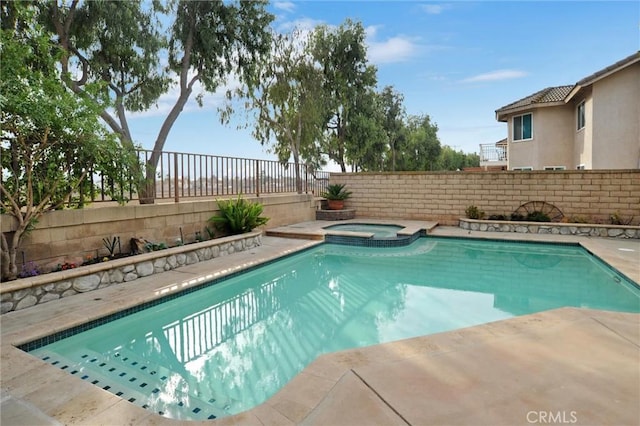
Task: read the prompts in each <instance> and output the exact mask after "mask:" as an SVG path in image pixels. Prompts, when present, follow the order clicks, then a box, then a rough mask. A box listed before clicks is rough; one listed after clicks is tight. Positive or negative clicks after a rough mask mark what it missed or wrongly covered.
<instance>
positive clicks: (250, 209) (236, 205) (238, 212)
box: [209, 195, 269, 235]
mask: <svg viewBox="0 0 640 426" xmlns="http://www.w3.org/2000/svg"><path fill="white" fill-rule="evenodd" d="M218 208H219V209H220V214H219V215H217V216H212V217H211V218H209V221H210V222H212V223H213V224H214V225H215V227H216V229H218V230H219V231H222V232H225V233H227V234H229V235H236V234H243V233H245V232H251V231H252V230H254V229H255V228H257V227H258V226H262V225H265V224H266V223H267V222H268V221H269V218H268V217H263V216H261V215H262V210H263V207H262V204H260V203H252V202H250V201H247V200H245V199H243V198H242V197H241V196H240V195H238V198H237V199H236V200H218Z"/></svg>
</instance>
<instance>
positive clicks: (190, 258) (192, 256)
mask: <svg viewBox="0 0 640 426" xmlns="http://www.w3.org/2000/svg"><path fill="white" fill-rule="evenodd" d="M198 262H199V260H198V255H197V254H196V253H195V252H193V251H192V252H189V253H187V256H186V260H185V263H186V264H187V265H193V264H194V263H198Z"/></svg>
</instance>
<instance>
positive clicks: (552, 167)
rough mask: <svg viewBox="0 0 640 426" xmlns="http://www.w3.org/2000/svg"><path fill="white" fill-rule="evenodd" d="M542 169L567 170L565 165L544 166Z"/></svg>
mask: <svg viewBox="0 0 640 426" xmlns="http://www.w3.org/2000/svg"><path fill="white" fill-rule="evenodd" d="M544 170H567V168H566V167H565V166H544Z"/></svg>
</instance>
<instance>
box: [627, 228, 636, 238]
mask: <svg viewBox="0 0 640 426" xmlns="http://www.w3.org/2000/svg"><path fill="white" fill-rule="evenodd" d="M624 235H625V236H627V237H629V238H635V237H636V230H635V229H626V230H625V231H624Z"/></svg>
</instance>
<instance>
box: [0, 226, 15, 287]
mask: <svg viewBox="0 0 640 426" xmlns="http://www.w3.org/2000/svg"><path fill="white" fill-rule="evenodd" d="M16 232H17V231H16ZM0 235H2V242H1V250H0V260H1V261H2V262H1V263H2V272H1V275H2V280H1V281H9V280H15V279H16V278H17V277H18V265H17V264H16V253H17V250H16V247H15V245H14V244H11V246H9V244H7V239H6V237H5V235H4V234H0ZM14 239H15V238H12V242H13V240H14Z"/></svg>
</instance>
